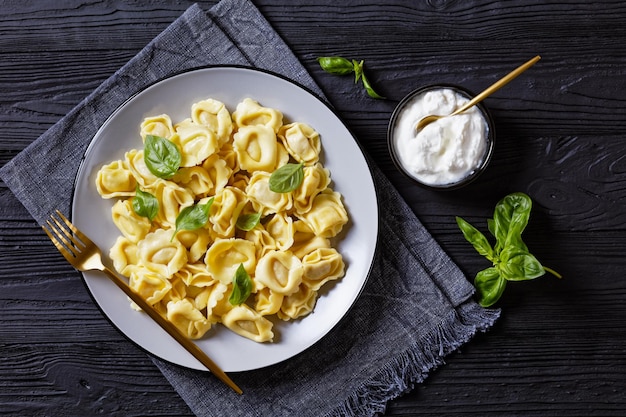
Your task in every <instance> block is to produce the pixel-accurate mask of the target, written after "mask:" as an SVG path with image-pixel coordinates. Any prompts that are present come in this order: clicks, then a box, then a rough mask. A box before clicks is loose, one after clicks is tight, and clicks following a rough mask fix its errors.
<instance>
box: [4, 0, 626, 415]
mask: <svg viewBox="0 0 626 417" xmlns="http://www.w3.org/2000/svg"><path fill="white" fill-rule="evenodd" d="M199 3H200V4H201V5H202V6H203V7H205V8H208V7H209V6H210V5H211V4H213V3H214V2H199ZM544 3H545V4H544ZM191 4H192V1H186V0H179V1H175V2H168V1H156V0H150V1H131V2H128V1H122V0H117V1H95V0H94V1H88V0H54V1H38V0H19V1H17V0H8V1H3V2H2V4H0V6H1V12H0V91H1V94H0V165H3V164H5V163H6V162H7V161H8V160H9V159H11V158H12V157H13V156H14V155H16V154H17V153H18V152H19V151H20V150H22V149H23V148H24V147H26V146H27V145H28V144H29V143H30V142H32V141H33V140H35V139H36V138H37V137H38V136H39V135H40V134H41V133H43V132H44V131H45V130H46V129H48V128H49V127H50V126H51V125H52V124H53V123H55V122H56V121H57V120H59V119H60V118H61V117H62V116H63V115H65V114H66V113H67V112H68V111H69V110H70V109H72V108H73V107H74V106H75V105H76V104H77V103H79V101H80V100H81V99H82V98H83V97H85V96H86V95H88V94H89V93H90V92H91V91H92V90H93V89H94V88H96V87H97V86H98V85H99V84H100V83H101V82H102V81H104V80H105V79H106V78H108V77H109V76H110V75H111V74H113V73H114V72H115V70H116V69H118V68H119V67H120V66H122V65H123V64H124V63H126V62H127V61H128V60H129V59H130V58H131V57H132V56H133V55H135V54H136V53H137V52H138V51H139V50H140V49H141V48H142V47H143V46H144V45H145V44H146V43H148V42H149V41H150V40H151V39H152V38H153V37H154V36H156V35H157V34H158V33H159V32H161V31H162V30H163V29H164V28H165V27H166V26H167V25H168V24H170V23H171V22H172V21H173V20H174V19H175V18H177V17H178V16H179V15H180V14H181V13H182V12H183V11H184V10H185V9H186V8H187V7H188V6H189V5H191ZM255 4H256V5H257V6H258V7H259V8H260V10H261V11H262V12H263V13H264V14H265V16H266V17H267V18H268V20H269V21H270V22H271V24H272V25H273V26H274V27H275V29H276V30H277V31H278V32H279V34H280V35H281V36H282V37H283V38H284V39H285V40H286V41H287V43H288V44H289V45H290V47H291V48H292V49H293V51H294V52H295V54H296V55H297V56H298V57H299V58H300V60H301V61H302V62H303V64H304V65H305V66H306V68H307V69H308V70H309V71H310V72H311V74H312V75H313V77H314V78H315V79H316V81H317V82H318V83H319V84H320V85H321V87H322V88H323V89H324V91H325V92H326V93H327V95H328V97H329V98H330V100H331V101H332V103H333V104H334V105H335V106H336V108H337V110H338V112H339V114H340V116H341V117H342V118H343V120H344V121H345V122H346V124H347V125H348V126H349V127H350V128H351V129H352V130H353V132H354V133H355V135H356V137H357V138H358V140H359V141H360V143H361V144H362V145H363V147H364V148H365V150H366V151H367V152H368V153H369V154H370V155H371V156H372V158H373V160H374V161H375V162H376V163H377V164H378V165H379V166H380V167H381V168H382V169H383V170H384V172H385V173H386V174H388V176H389V178H390V179H391V181H392V182H393V183H394V184H395V185H396V186H397V187H398V189H399V190H400V192H401V193H402V194H403V196H404V197H405V198H406V200H407V201H408V202H409V204H410V205H411V207H412V208H413V209H414V210H415V212H416V214H417V215H418V216H419V218H420V219H421V220H422V221H423V223H424V224H425V225H426V227H427V228H428V229H429V230H430V232H431V233H433V235H434V236H435V237H436V239H437V240H438V241H439V242H440V244H441V245H442V246H443V248H444V249H445V250H446V251H447V252H448V253H449V254H450V256H451V257H452V258H453V259H454V260H455V261H456V262H457V263H458V264H459V265H460V267H461V268H462V269H463V270H464V271H465V272H466V273H467V275H468V276H469V277H470V278H471V277H473V275H474V274H475V273H476V272H477V271H478V270H480V269H482V268H484V267H485V266H486V261H485V260H484V259H483V258H481V257H480V256H479V255H477V253H475V252H474V250H473V249H472V248H471V247H470V246H469V245H468V244H467V243H466V242H465V241H464V239H463V237H462V236H461V234H460V232H459V230H458V229H457V227H456V224H455V222H454V216H455V215H461V216H463V217H465V218H466V219H468V220H469V221H471V222H472V223H474V224H476V225H477V226H479V227H480V228H482V230H486V228H485V226H486V219H487V218H488V217H490V216H491V214H492V210H493V207H494V205H495V203H496V202H497V201H498V200H499V199H500V198H501V197H503V196H504V195H506V194H507V193H509V192H513V191H523V192H526V193H528V194H529V195H530V196H531V197H532V198H533V200H534V203H535V205H534V209H533V212H532V216H531V223H530V225H529V227H528V229H527V230H526V232H525V234H524V236H525V240H526V242H527V244H528V246H529V247H530V249H531V251H532V252H534V253H535V254H536V255H537V257H538V258H539V259H540V260H541V261H542V262H543V263H544V264H545V265H548V266H550V267H552V268H554V269H556V270H558V271H559V272H561V273H562V274H563V276H564V278H563V279H562V280H558V279H555V278H553V277H551V276H545V277H542V278H540V279H538V280H536V281H532V282H524V283H514V284H512V285H509V288H507V291H506V293H505V295H504V298H503V299H502V300H501V302H500V303H499V307H501V308H502V317H501V319H500V320H499V321H498V323H497V324H496V326H495V327H494V328H493V329H492V330H491V331H490V332H488V333H486V334H484V335H479V336H478V337H476V338H475V339H473V340H472V341H471V342H470V343H469V344H467V345H465V346H464V347H463V348H462V349H461V350H460V351H459V352H457V353H455V354H453V355H451V356H450V357H449V358H448V360H447V364H446V365H445V366H443V367H440V368H439V369H438V370H436V371H435V372H433V373H432V374H431V376H430V377H429V378H428V380H427V381H426V383H424V384H422V385H420V386H417V387H416V388H415V389H414V390H413V391H412V392H410V393H408V394H406V395H404V396H402V397H401V398H398V399H397V400H395V401H393V402H391V403H390V404H389V407H388V409H387V414H386V415H390V416H391V415H393V416H401V415H402V416H416V415H442V416H452V415H467V416H470V415H471V416H502V415H509V416H513V415H519V416H522V415H523V416H575V415H585V416H611V415H613V416H618V415H619V416H623V415H624V413H626V395H625V391H626V278H625V276H624V275H625V274H624V272H625V271H626V257H625V256H624V255H625V253H626V230H625V229H626V46H625V45H626V25H625V24H624V22H626V5H624V3H623V2H620V1H609V0H605V1H599V2H593V3H589V2H587V1H582V0H581V1H568V2H536V1H522V0H517V1H506V2H505V1H502V2H500V1H486V0H485V1H454V0H450V1H446V0H429V1H414V0H405V1H400V0H395V1H384V2H381V1H346V2H344V4H342V2H338V1H335V0H332V1H331V0H309V1H292V0H257V1H256V2H255ZM536 54H540V55H542V57H543V59H542V60H541V61H540V62H539V63H538V64H537V65H535V66H534V67H533V68H532V69H531V70H529V71H527V73H525V74H524V75H522V76H521V77H520V78H518V79H517V80H515V81H514V82H513V83H511V84H509V86H507V87H505V88H504V89H503V90H501V91H499V92H497V93H496V94H495V95H494V96H492V97H491V98H489V99H487V101H486V103H487V105H488V106H489V108H490V109H491V111H492V113H493V115H494V117H495V120H496V130H497V147H496V151H495V155H494V158H493V162H492V164H491V166H490V167H489V169H488V170H487V171H486V172H485V174H484V175H483V176H482V177H481V178H480V180H479V181H478V182H477V183H475V184H473V185H471V186H469V187H468V188H465V189H463V190H459V191H453V192H446V193H444V192H433V191H425V190H423V189H418V188H416V187H415V186H413V185H411V184H410V183H409V182H408V181H407V180H405V179H404V178H402V177H401V176H400V175H399V174H398V173H397V172H396V171H395V169H394V168H393V165H392V163H391V161H390V158H389V155H388V152H387V148H386V144H385V135H386V129H387V123H388V121H389V117H390V115H391V112H392V110H393V108H394V106H395V104H396V103H397V101H398V100H399V99H401V98H402V97H403V96H404V95H405V94H407V93H408V92H410V91H411V90H413V89H415V88H417V87H419V86H422V85H425V84H431V83H441V82H447V83H455V84H460V85H463V86H465V87H467V88H469V89H471V90H474V91H479V90H481V89H482V88H484V87H486V86H487V85H489V84H491V83H492V82H493V81H495V80H496V79H497V78H499V77H500V76H502V75H504V74H505V73H507V72H508V71H510V70H511V69H513V68H514V67H516V66H517V65H519V64H521V63H522V62H524V61H526V60H527V59H529V58H531V57H532V56H534V55H536ZM321 55H343V56H346V57H349V58H358V59H364V60H365V65H366V71H367V73H368V75H369V78H370V80H371V81H372V82H373V83H374V85H375V86H376V87H377V88H378V90H380V92H381V93H382V94H383V95H385V96H387V97H388V100H386V101H375V100H372V99H370V98H367V97H366V96H364V95H363V96H362V98H359V99H354V98H348V97H353V95H352V96H350V95H348V94H347V93H346V92H347V91H351V90H352V89H354V88H357V87H355V86H354V85H353V84H352V82H351V81H350V80H348V79H346V78H341V77H335V76H331V75H328V74H326V73H323V72H322V71H321V70H320V68H319V67H318V65H317V63H316V61H315V58H316V57H317V56H321ZM0 414H2V415H26V416H44V415H55V416H61V415H72V416H78V415H80V416H90V415H116V416H118V415H119V416H186V415H190V411H189V409H188V408H187V406H186V405H185V403H184V402H183V401H182V400H181V399H180V398H179V397H178V395H177V394H176V393H175V392H174V390H173V389H172V388H171V386H170V385H169V384H168V383H167V381H166V380H165V379H164V378H163V376H162V375H161V374H160V372H159V371H158V370H157V368H155V366H154V365H153V364H152V362H151V361H150V359H149V358H148V357H147V356H146V354H145V353H144V352H143V351H141V350H140V349H138V348H137V347H136V346H134V345H133V344H132V343H130V342H129V341H128V340H127V339H125V338H124V337H123V336H122V335H120V334H119V333H118V332H117V331H116V330H115V329H114V328H113V327H112V326H111V325H110V324H109V322H108V321H107V320H106V319H105V318H104V317H103V316H102V315H101V313H100V311H99V310H98V308H97V307H96V306H95V305H94V304H93V302H92V300H91V298H90V297H89V295H88V294H87V291H86V289H85V287H84V286H83V284H82V281H81V279H80V276H79V275H78V274H77V273H76V272H75V271H74V270H73V269H72V268H71V267H70V266H69V265H68V264H67V263H65V261H64V260H63V259H62V258H61V257H60V256H59V254H58V253H57V252H56V250H55V249H54V248H53V247H52V246H51V245H50V242H49V241H48V240H47V238H46V237H45V235H44V234H43V232H42V231H41V229H40V228H39V227H38V225H37V224H36V223H35V222H34V221H33V220H32V218H31V217H30V216H29V214H28V213H27V212H26V210H25V209H24V208H23V207H22V205H21V204H20V203H19V202H18V201H17V200H16V198H15V197H14V196H13V194H12V193H11V192H10V191H9V190H8V189H7V187H6V186H5V185H4V184H3V183H0Z"/></svg>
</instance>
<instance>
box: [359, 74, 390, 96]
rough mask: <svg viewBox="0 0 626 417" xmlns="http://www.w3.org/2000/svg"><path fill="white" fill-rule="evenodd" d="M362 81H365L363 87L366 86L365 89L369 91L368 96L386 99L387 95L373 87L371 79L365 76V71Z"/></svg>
mask: <svg viewBox="0 0 626 417" xmlns="http://www.w3.org/2000/svg"><path fill="white" fill-rule="evenodd" d="M361 81H363V87H365V91H367V95H368V96H370V97H371V98H377V99H384V98H385V97H383V96H381V95H380V94H378V93H377V92H376V91H374V88H373V87H372V85H371V84H370V82H369V80H368V79H367V77H366V76H365V73H363V75H362V77H361Z"/></svg>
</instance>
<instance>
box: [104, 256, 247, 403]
mask: <svg viewBox="0 0 626 417" xmlns="http://www.w3.org/2000/svg"><path fill="white" fill-rule="evenodd" d="M103 272H104V273H105V274H107V276H108V277H109V278H110V279H111V280H112V281H113V282H114V283H115V284H116V285H117V286H118V287H119V288H120V289H121V290H122V291H124V293H125V294H126V295H127V296H128V297H129V298H130V299H131V300H133V302H134V303H135V304H137V305H138V306H139V307H140V308H141V309H142V310H143V311H144V312H145V313H146V314H148V315H149V316H150V317H151V318H152V319H153V320H154V321H156V322H157V324H158V325H159V326H161V327H162V328H163V330H165V331H166V332H167V333H169V335H170V336H172V337H173V338H174V339H176V341H178V343H180V344H181V345H182V346H183V347H184V348H185V349H186V350H187V351H188V352H189V353H191V354H192V355H193V356H194V358H196V359H198V360H199V361H200V362H201V363H202V364H203V365H204V366H206V367H207V368H208V369H209V370H210V371H211V372H212V373H213V374H214V375H215V376H216V377H217V378H219V379H220V380H221V381H222V382H224V383H225V384H226V385H228V386H229V387H230V388H232V389H233V390H234V391H235V392H236V393H237V394H242V393H243V391H242V390H241V388H239V387H238V386H237V384H235V383H234V382H233V381H232V380H231V379H230V377H229V376H228V375H226V373H224V371H222V370H221V369H220V367H219V366H217V364H215V362H213V360H211V358H209V357H208V356H207V355H206V353H204V352H203V351H202V350H201V349H200V348H199V347H198V345H196V344H195V343H193V342H192V341H191V340H189V339H188V338H187V336H185V335H184V334H182V333H181V332H180V330H178V328H176V326H174V325H173V324H172V323H171V322H169V321H168V320H167V319H165V318H164V317H163V316H162V315H161V314H160V313H159V312H158V311H156V310H155V309H154V307H152V306H151V305H150V304H148V303H147V302H146V301H145V300H144V299H143V298H142V297H141V296H140V295H139V294H137V293H136V292H135V291H133V289H132V288H130V286H128V284H126V282H124V281H123V280H122V279H121V278H120V277H119V276H118V275H117V274H116V273H115V272H113V271H111V270H110V269H109V268H107V267H104V269H103Z"/></svg>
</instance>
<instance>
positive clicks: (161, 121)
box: [140, 114, 174, 141]
mask: <svg viewBox="0 0 626 417" xmlns="http://www.w3.org/2000/svg"><path fill="white" fill-rule="evenodd" d="M140 134H141V138H142V139H143V140H144V141H145V140H146V136H148V135H152V136H159V137H162V138H165V139H169V138H171V137H172V135H173V134H174V127H173V126H172V119H171V118H170V117H169V116H168V115H167V114H160V115H158V116H151V117H146V118H145V119H144V120H143V122H141V129H140Z"/></svg>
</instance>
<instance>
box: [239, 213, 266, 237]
mask: <svg viewBox="0 0 626 417" xmlns="http://www.w3.org/2000/svg"><path fill="white" fill-rule="evenodd" d="M260 221H261V213H249V214H240V215H239V217H237V223H236V224H235V226H237V228H238V229H239V230H243V231H244V232H247V231H250V230H252V229H254V228H255V227H256V225H257V224H259V222H260Z"/></svg>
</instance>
